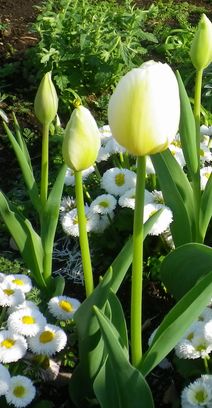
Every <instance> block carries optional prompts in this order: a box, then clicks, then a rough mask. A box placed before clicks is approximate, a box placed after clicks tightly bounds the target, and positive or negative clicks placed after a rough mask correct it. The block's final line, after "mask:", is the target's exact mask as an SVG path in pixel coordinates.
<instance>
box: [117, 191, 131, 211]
mask: <svg viewBox="0 0 212 408" xmlns="http://www.w3.org/2000/svg"><path fill="white" fill-rule="evenodd" d="M118 203H119V205H120V207H127V208H131V209H132V210H134V209H135V188H130V190H127V191H126V192H125V193H124V194H123V195H121V196H120V197H119V200H118Z"/></svg>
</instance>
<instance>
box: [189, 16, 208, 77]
mask: <svg viewBox="0 0 212 408" xmlns="http://www.w3.org/2000/svg"><path fill="white" fill-rule="evenodd" d="M190 56H191V61H192V64H193V65H194V67H195V68H196V69H197V70H201V69H204V68H206V67H207V66H208V65H209V64H210V63H211V62H212V23H211V21H210V20H209V19H208V18H207V17H206V15H205V14H203V15H202V17H201V20H200V22H199V25H198V29H197V31H196V34H195V35H194V39H193V41H192V44H191V50H190Z"/></svg>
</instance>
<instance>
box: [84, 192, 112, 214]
mask: <svg viewBox="0 0 212 408" xmlns="http://www.w3.org/2000/svg"><path fill="white" fill-rule="evenodd" d="M115 208H116V199H115V197H114V196H113V195H111V194H101V195H100V196H98V197H97V198H95V200H93V201H92V203H91V205H90V209H91V211H93V212H94V213H98V214H110V213H111V212H113V211H114V210H115Z"/></svg>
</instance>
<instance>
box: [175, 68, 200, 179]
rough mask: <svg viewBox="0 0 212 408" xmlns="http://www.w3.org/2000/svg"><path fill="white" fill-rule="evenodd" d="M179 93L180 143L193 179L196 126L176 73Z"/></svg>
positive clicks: (196, 155) (195, 171)
mask: <svg viewBox="0 0 212 408" xmlns="http://www.w3.org/2000/svg"><path fill="white" fill-rule="evenodd" d="M176 76H177V80H178V85H179V92H180V106H181V115H180V126H179V131H180V141H181V145H182V150H183V155H184V157H185V161H186V165H187V167H188V171H189V173H190V174H191V177H192V178H193V175H195V174H196V173H197V171H198V165H199V164H198V163H199V159H198V152H197V144H196V124H195V119H194V114H193V111H192V108H191V104H190V101H189V97H188V95H187V92H186V89H185V87H184V84H183V81H182V79H181V76H180V74H179V72H177V73H176Z"/></svg>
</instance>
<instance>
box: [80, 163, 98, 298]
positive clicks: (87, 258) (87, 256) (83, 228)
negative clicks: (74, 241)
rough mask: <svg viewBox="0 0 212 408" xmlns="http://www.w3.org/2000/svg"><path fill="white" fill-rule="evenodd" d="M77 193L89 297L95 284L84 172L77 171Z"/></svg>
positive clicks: (86, 287) (83, 263)
mask: <svg viewBox="0 0 212 408" xmlns="http://www.w3.org/2000/svg"><path fill="white" fill-rule="evenodd" d="M75 193H76V204H77V214H78V226H79V241H80V249H81V256H82V266H83V273H84V281H85V291H86V297H88V296H89V295H90V294H91V293H92V292H93V288H94V284H93V272H92V266H91V257H90V249H89V243H88V234H87V230H86V216H85V206H84V197H83V183H82V172H81V171H75Z"/></svg>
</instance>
